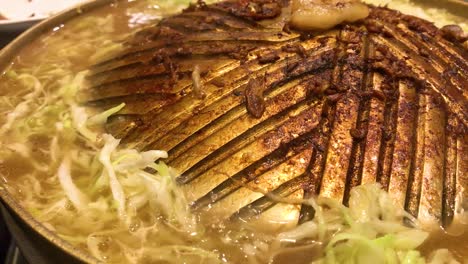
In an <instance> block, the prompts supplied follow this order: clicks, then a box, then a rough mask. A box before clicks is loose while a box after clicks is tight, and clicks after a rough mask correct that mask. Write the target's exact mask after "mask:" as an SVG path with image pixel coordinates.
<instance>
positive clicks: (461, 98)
mask: <svg viewBox="0 0 468 264" xmlns="http://www.w3.org/2000/svg"><path fill="white" fill-rule="evenodd" d="M378 41H379V42H380V43H381V44H383V45H385V46H387V47H389V48H390V49H392V50H393V51H394V52H393V53H394V54H399V55H400V57H405V55H404V51H405V50H407V49H405V48H402V47H401V46H404V44H403V43H401V42H399V41H398V40H396V39H395V40H394V41H389V40H388V39H384V38H378ZM413 58H414V56H413V57H408V59H406V60H404V61H401V62H402V63H404V64H405V66H409V68H411V69H412V71H413V72H414V73H415V74H417V75H419V76H423V77H424V78H423V77H418V79H419V80H422V81H425V82H426V84H428V85H430V87H431V89H433V90H434V91H436V92H437V93H438V94H440V95H441V96H442V98H443V99H444V100H445V102H446V103H447V106H448V107H449V109H450V110H451V111H452V112H453V113H456V114H457V115H458V117H459V118H460V119H461V120H462V121H463V123H464V124H465V125H467V124H468V121H467V118H468V101H467V100H465V99H466V96H465V95H464V93H463V90H464V89H462V88H458V87H456V86H454V85H453V84H452V83H451V82H444V81H443V80H441V78H440V76H441V74H440V73H439V72H437V71H436V70H435V69H434V68H433V67H432V66H431V65H429V64H427V63H425V62H423V61H421V60H419V61H417V60H416V61H415V60H413ZM416 58H417V56H416ZM421 63H422V64H423V65H424V66H425V67H423V68H421ZM437 87H439V88H442V89H438V88H437Z"/></svg>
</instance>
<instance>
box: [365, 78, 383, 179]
mask: <svg viewBox="0 0 468 264" xmlns="http://www.w3.org/2000/svg"><path fill="white" fill-rule="evenodd" d="M382 79H383V77H382V75H380V74H379V73H377V72H371V73H370V74H369V86H370V87H369V88H368V89H369V90H371V89H373V91H375V92H376V93H377V94H383V91H382V82H383V80H382ZM385 100H386V98H385V96H383V97H382V98H370V100H369V116H368V118H369V119H368V121H367V135H366V138H365V140H366V142H365V151H364V152H363V161H362V162H363V164H362V167H363V170H362V174H361V184H366V183H374V182H377V174H378V173H377V171H378V169H377V168H378V162H377V161H378V159H379V153H380V148H381V146H382V131H383V129H382V128H383V125H384V123H383V122H384V120H383V119H384V110H385Z"/></svg>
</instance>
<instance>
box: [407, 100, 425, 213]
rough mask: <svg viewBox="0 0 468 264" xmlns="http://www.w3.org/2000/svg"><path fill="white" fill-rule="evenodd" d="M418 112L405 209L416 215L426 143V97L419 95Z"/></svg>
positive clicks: (419, 198)
mask: <svg viewBox="0 0 468 264" xmlns="http://www.w3.org/2000/svg"><path fill="white" fill-rule="evenodd" d="M417 100H418V106H419V107H418V112H417V114H416V117H415V119H416V120H415V124H414V131H413V133H415V135H416V137H415V141H416V142H415V148H414V153H413V155H412V158H411V167H410V177H409V179H408V189H407V192H406V202H405V207H404V208H405V210H406V211H407V212H409V213H410V214H411V215H413V216H414V217H416V216H417V215H418V212H419V202H420V200H421V188H422V179H423V172H424V156H425V151H424V144H425V139H426V137H425V123H426V120H427V118H426V104H427V103H426V97H425V96H421V95H419V96H418V99H417Z"/></svg>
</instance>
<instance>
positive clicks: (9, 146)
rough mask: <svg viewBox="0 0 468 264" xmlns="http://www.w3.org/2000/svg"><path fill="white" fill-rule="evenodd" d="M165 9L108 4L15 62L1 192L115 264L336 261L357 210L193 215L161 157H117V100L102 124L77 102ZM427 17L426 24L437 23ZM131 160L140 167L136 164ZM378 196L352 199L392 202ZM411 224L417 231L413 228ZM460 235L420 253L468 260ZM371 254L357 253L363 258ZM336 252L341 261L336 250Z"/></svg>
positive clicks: (397, 220)
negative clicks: (110, 125)
mask: <svg viewBox="0 0 468 264" xmlns="http://www.w3.org/2000/svg"><path fill="white" fill-rule="evenodd" d="M169 2H171V1H149V0H148V1H145V0H140V1H119V2H115V3H112V4H111V5H109V6H105V7H102V8H100V9H98V10H95V11H93V12H89V13H87V14H83V15H82V16H80V17H79V18H76V19H73V20H72V21H69V22H67V23H66V24H64V25H57V27H55V28H54V29H53V30H51V31H50V32H48V33H47V34H44V35H43V36H42V37H40V38H39V39H37V40H35V41H34V42H33V43H31V44H30V45H28V46H27V47H25V48H24V49H23V50H22V51H21V52H20V53H19V55H18V56H17V57H16V58H15V59H14V60H13V61H12V63H11V65H9V66H8V67H7V68H6V69H5V70H4V71H3V74H2V75H1V76H0V112H1V113H2V115H0V124H3V125H2V126H1V128H0V132H1V133H2V135H3V136H2V137H1V140H0V142H1V150H0V182H1V186H3V187H4V188H6V189H7V190H8V192H9V193H10V194H11V195H12V196H13V197H14V198H15V199H16V200H17V201H19V202H20V203H21V204H22V206H23V207H25V208H26V209H27V210H28V211H29V212H30V213H31V215H32V216H33V217H35V218H36V219H37V220H38V221H40V222H41V223H43V224H44V225H45V226H46V228H48V229H50V230H52V231H54V232H56V233H57V234H58V236H59V237H61V238H63V239H64V240H66V241H68V242H69V243H71V244H73V245H74V246H76V247H77V248H79V249H81V250H83V251H86V252H88V253H89V254H91V255H92V256H94V257H95V258H96V259H99V260H103V261H106V262H110V263H182V262H183V263H310V262H311V261H314V260H319V259H321V258H322V257H323V256H324V254H329V253H324V252H331V251H326V250H327V248H328V249H329V248H332V246H328V247H327V243H328V242H329V241H330V240H331V239H333V236H334V234H335V233H339V232H341V231H343V230H347V231H349V230H351V229H352V228H350V227H349V226H348V224H346V223H345V222H346V221H344V220H342V219H341V218H342V216H343V215H345V216H346V217H350V218H353V217H354V213H353V211H352V210H351V211H348V209H346V208H345V207H341V206H340V205H338V204H337V203H336V201H335V202H334V201H330V200H327V199H322V198H317V201H312V200H311V201H302V200H301V199H300V198H301V197H300V196H297V195H296V196H294V195H292V196H291V197H287V199H286V200H284V201H283V202H284V203H283V204H280V205H279V207H278V208H277V211H278V212H281V213H283V214H284V213H288V212H293V211H294V210H290V209H295V208H297V207H298V206H299V204H300V203H304V202H305V203H310V205H311V206H314V208H316V209H317V210H316V211H317V213H316V218H317V215H318V220H314V221H315V222H311V223H309V224H308V225H309V227H308V226H306V225H302V226H300V228H302V229H295V225H296V223H295V221H296V218H297V216H296V215H293V213H291V217H290V218H291V222H288V223H271V219H267V220H265V219H260V218H259V219H253V220H252V219H250V220H248V221H247V220H246V221H242V219H241V220H240V221H223V219H217V218H216V215H213V212H212V211H210V210H207V211H206V212H191V211H190V208H189V205H188V204H186V200H185V198H184V194H183V192H182V190H180V189H179V188H178V187H177V186H176V183H175V181H174V177H175V176H176V175H177V172H175V171H174V170H172V169H171V168H169V167H167V166H166V165H165V164H164V163H162V162H161V161H163V160H164V157H165V155H164V153H160V152H144V153H143V152H139V151H138V150H128V149H125V148H124V147H122V149H120V150H119V149H118V148H119V147H121V146H119V147H117V146H118V145H119V142H118V140H117V139H115V138H112V136H110V135H105V130H104V128H103V126H102V124H103V121H102V120H104V122H105V120H106V119H107V117H109V116H110V115H112V114H113V113H115V112H117V111H119V110H120V109H121V107H123V105H121V104H120V103H119V102H110V103H109V109H108V110H109V111H110V112H109V114H107V116H106V115H101V114H102V113H103V109H98V108H94V107H92V106H82V105H80V104H79V102H77V100H78V101H79V99H77V90H79V89H80V88H81V87H82V86H85V75H86V70H87V69H88V68H89V67H90V66H91V65H93V64H95V63H97V62H99V61H101V60H103V59H104V58H106V57H108V56H111V55H112V54H114V53H115V52H117V51H119V50H120V49H121V48H122V45H123V42H124V40H125V38H126V37H127V36H128V35H129V34H132V33H133V32H135V31H136V30H138V29H141V28H142V27H145V26H147V25H151V24H154V23H156V22H157V21H159V20H160V19H162V18H163V17H165V16H168V15H170V14H172V13H174V12H178V11H179V10H181V9H182V8H183V7H186V6H187V3H186V1H173V2H171V3H169ZM403 4H404V5H409V3H408V2H404V3H403ZM395 7H397V5H395ZM430 14H432V12H429V15H427V17H429V18H435V19H437V18H438V16H437V15H434V16H433V17H431V15H430ZM447 17H448V19H450V18H451V17H450V16H447ZM0 19H1V18H0ZM444 22H445V20H444ZM11 113H14V114H11ZM83 118H84V121H83V120H82V119H83ZM80 120H81V121H80ZM89 120H92V121H89ZM89 124H92V125H90V127H89V128H88V127H87V125H89ZM91 139H94V140H91ZM106 155H107V156H106ZM148 156H150V157H153V158H154V160H157V163H155V164H156V165H151V164H152V163H153V161H154V160H153V161H151V162H148V161H147V158H146V157H148ZM128 157H131V158H128ZM135 160H138V161H139V162H141V163H142V164H144V165H145V166H142V165H139V164H134V163H132V162H134V161H135ZM106 161H108V163H106ZM145 162H146V163H145ZM112 166H113V167H112ZM135 175H138V177H137V176H135ZM152 175H156V176H152ZM114 178H115V180H114ZM116 179H118V181H116ZM119 183H120V187H119V186H118V184H119ZM161 186H163V187H161ZM376 188H377V189H378V187H376V185H372V186H367V187H364V188H362V189H356V192H365V193H372V195H377V196H381V197H387V196H385V193H384V192H383V191H382V192H379V191H377V189H376ZM64 190H65V191H64ZM151 195H153V196H151ZM369 195H370V197H371V196H372V195H371V194H369ZM122 196H124V197H123V198H122ZM154 197H158V199H156V200H154ZM356 197H357V195H356ZM372 197H373V196H372ZM119 199H122V200H119ZM272 199H279V198H278V197H272ZM281 199H282V198H281ZM356 199H357V198H356ZM385 199H387V198H384V200H385ZM161 201H162V202H161ZM386 201H387V202H388V203H389V204H391V202H390V201H389V200H388V199H387V200H386ZM81 207H83V208H81ZM288 208H289V209H288ZM392 208H393V207H392ZM272 212H274V210H273V211H272ZM395 212H397V213H395V215H392V216H391V223H392V224H395V225H396V226H397V227H396V229H397V230H399V231H398V232H400V231H401V232H410V231H411V230H413V229H409V227H406V226H405V225H403V219H404V218H411V217H410V216H408V215H406V214H404V213H403V212H400V211H398V210H397V209H395ZM272 214H273V213H272ZM320 217H323V218H320ZM327 217H328V218H327ZM389 217H390V216H389ZM320 219H326V220H323V221H324V222H326V223H328V225H329V227H330V226H334V227H337V228H336V229H333V228H332V227H330V228H331V229H330V230H332V231H329V230H328V229H327V230H328V231H323V234H321V233H320V232H321V231H317V232H318V235H313V236H312V235H311V236H312V237H314V239H308V238H307V236H306V235H307V232H308V231H306V230H312V229H314V228H318V229H320V228H321V224H320ZM353 219H354V218H353ZM356 219H358V217H356ZM356 219H355V220H353V221H355V222H356V223H358V224H357V226H359V227H358V228H357V229H359V230H361V231H362V232H364V231H363V230H364V229H365V228H364V227H365V226H366V224H362V223H360V222H359V221H358V220H356ZM389 219H390V218H389ZM265 221H266V222H268V223H267V224H265ZM317 221H318V222H317ZM350 221H351V220H350ZM389 221H390V220H389ZM412 223H413V225H415V226H418V225H417V221H413V222H412ZM459 225H460V228H459V230H461V231H459V232H455V233H456V234H448V233H446V232H443V231H442V230H440V228H439V227H435V228H434V227H427V230H429V232H432V234H430V235H429V239H428V240H427V241H426V242H425V243H423V244H422V246H421V247H418V248H417V250H421V252H422V253H423V255H424V257H426V258H429V256H430V255H431V254H432V252H434V250H436V249H439V248H448V249H449V250H450V251H451V252H452V253H453V255H454V256H455V258H457V259H458V260H459V261H463V260H466V259H467V258H468V248H467V244H468V243H466V242H467V241H468V236H467V235H468V232H465V231H466V226H465V225H463V224H461V223H460V224H459ZM307 228H310V229H307ZM417 230H419V229H417ZM430 230H435V231H430ZM349 232H351V231H349ZM411 232H412V231H411ZM411 232H410V233H408V234H409V236H414V237H418V236H424V234H423V233H424V231H418V232H421V233H417V232H416V233H411ZM364 233H365V232H364ZM320 234H321V235H320ZM375 236H377V238H375V239H374V238H373V239H371V240H369V241H371V242H372V243H377V244H378V243H383V242H376V241H377V240H376V239H378V237H379V236H380V235H377V234H376V235H375ZM371 237H372V236H371ZM383 237H386V236H383ZM389 237H390V236H389ZM389 237H388V238H389ZM316 238H320V239H316ZM412 238H413V237H412ZM389 239H390V238H389ZM392 239H393V238H392ZM351 240H352V239H351V238H348V239H347V240H346V239H345V241H351ZM379 241H380V240H379ZM382 241H383V240H382ZM336 243H337V244H339V242H336ZM356 243H357V242H356ZM388 243H390V242H388ZM390 244H391V243H390ZM342 245H344V243H343V244H342ZM388 247H389V248H390V247H391V246H388ZM371 248H372V247H371ZM364 249H365V247H364V246H363V245H362V247H361V249H359V250H363V251H365V250H364ZM334 250H335V251H334V252H335V253H333V254H338V253H336V252H338V251H339V250H341V249H338V248H337V249H334ZM415 250H416V249H411V250H409V249H408V250H406V249H405V251H402V252H404V254H410V253H408V252H417V251H415ZM398 252H399V251H398ZM330 254H331V253H330ZM376 254H377V253H376ZM398 254H400V253H398ZM401 254H403V253H401ZM417 254H419V253H417ZM369 256H370V257H372V255H369Z"/></svg>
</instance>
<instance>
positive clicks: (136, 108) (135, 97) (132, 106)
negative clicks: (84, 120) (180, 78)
mask: <svg viewBox="0 0 468 264" xmlns="http://www.w3.org/2000/svg"><path fill="white" fill-rule="evenodd" d="M174 99H175V97H170V96H161V94H132V95H126V96H117V97H112V98H105V99H101V100H98V101H94V102H88V103H86V104H85V105H86V106H88V107H99V108H100V109H109V108H111V107H114V106H117V105H120V104H121V103H125V104H126V106H125V108H124V109H122V110H121V111H119V114H116V116H125V115H139V116H141V115H144V114H146V113H148V112H151V111H153V110H155V109H160V108H161V107H164V106H166V105H169V104H171V103H172V101H173V100H174Z"/></svg>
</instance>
